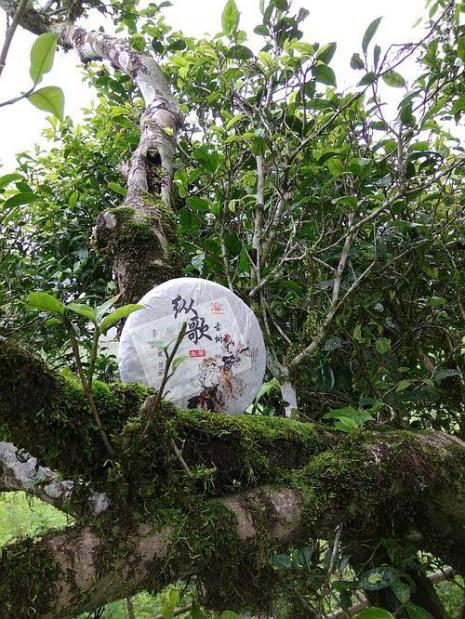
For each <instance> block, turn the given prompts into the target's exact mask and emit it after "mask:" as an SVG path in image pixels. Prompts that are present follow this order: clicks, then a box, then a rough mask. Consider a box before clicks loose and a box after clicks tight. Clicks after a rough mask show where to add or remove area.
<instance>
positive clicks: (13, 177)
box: [0, 173, 23, 189]
mask: <svg viewBox="0 0 465 619" xmlns="http://www.w3.org/2000/svg"><path fill="white" fill-rule="evenodd" d="M22 178H23V177H22V176H21V174H17V173H13V174H4V175H3V176H0V189H3V187H6V186H7V185H9V184H10V183H13V182H14V181H20V180H21V179H22Z"/></svg>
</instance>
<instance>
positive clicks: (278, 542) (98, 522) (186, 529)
mask: <svg viewBox="0 0 465 619" xmlns="http://www.w3.org/2000/svg"><path fill="white" fill-rule="evenodd" d="M287 476H288V480H287V484H286V485H283V484H281V485H276V486H263V487H261V488H255V489H253V490H249V491H246V492H243V493H240V494H237V495H231V496H229V497H226V498H223V499H216V500H208V499H206V498H205V497H202V496H200V495H199V496H197V497H192V502H191V503H190V504H189V505H187V504H185V505H184V506H183V507H180V506H177V505H172V506H170V507H169V508H159V509H158V510H155V511H154V512H153V513H152V514H151V515H150V517H149V516H147V515H146V516H145V517H144V518H143V520H141V519H140V518H138V517H135V518H134V519H133V520H129V521H125V523H124V525H123V524H122V523H121V521H119V520H118V518H117V514H115V513H114V512H113V513H111V512H110V513H109V514H107V515H106V516H103V517H101V518H100V519H95V520H94V521H93V522H92V523H91V524H84V525H82V524H81V525H76V526H74V527H70V528H69V529H66V530H64V531H60V532H53V533H50V534H48V535H46V536H45V537H43V538H42V539H41V540H39V541H36V542H31V541H29V540H26V541H24V542H19V543H17V544H15V545H12V546H8V547H6V549H5V551H4V553H3V557H2V559H1V560H0V583H1V584H0V606H1V607H2V608H7V609H8V610H7V613H6V615H5V617H7V618H8V617H17V616H27V612H32V609H34V612H35V613H36V616H38V617H55V618H57V617H62V616H69V615H70V614H71V615H74V614H78V613H79V612H82V611H85V610H87V611H89V610H92V609H94V608H96V607H98V606H100V605H102V604H105V603H106V602H109V601H111V600H113V599H117V598H121V597H124V596H127V595H131V594H133V593H136V592H137V591H140V590H143V589H148V590H154V591H156V590H160V588H162V587H164V586H165V585H166V584H168V583H169V582H174V581H176V580H179V579H183V578H186V577H192V576H193V575H195V576H196V577H197V578H198V579H199V581H200V582H201V584H202V587H201V589H202V591H204V594H205V596H206V597H207V599H208V601H209V603H210V604H211V605H213V606H215V607H219V608H221V607H224V606H231V605H232V606H234V607H236V608H238V609H239V608H241V607H249V608H250V607H253V606H254V600H255V601H256V603H257V604H258V605H263V604H266V600H263V597H261V596H258V591H259V590H260V588H261V589H264V590H266V592H267V595H268V594H269V595H270V596H273V592H274V582H273V576H272V571H271V570H269V568H268V566H267V557H268V555H269V552H270V551H271V550H272V549H273V548H276V547H278V546H283V545H284V546H288V545H289V544H292V543H298V542H299V541H301V540H308V539H309V538H325V537H328V536H330V535H331V533H332V532H333V531H334V528H335V526H337V525H340V524H342V526H343V531H344V533H343V539H342V540H341V543H343V544H346V545H347V544H352V543H361V542H366V541H368V540H371V539H373V538H378V537H379V536H382V535H384V536H390V535H395V536H396V538H397V539H399V540H401V541H409V542H410V543H414V544H415V545H416V546H417V547H418V548H419V549H422V550H426V551H433V552H436V553H437V555H438V556H440V557H441V558H443V559H444V560H446V561H447V562H449V563H450V564H451V565H452V566H453V567H454V568H455V569H457V570H458V571H459V572H462V573H463V572H464V571H465V561H464V558H463V557H464V556H465V554H464V552H463V550H464V547H465V533H464V531H463V525H462V523H463V518H464V516H465V491H464V488H465V485H464V483H463V479H464V476H465V445H464V444H463V443H462V442H460V441H457V440H456V439H454V438H451V437H449V436H446V435H442V434H418V435H415V434H413V433H412V434H409V433H398V432H397V433H394V432H393V433H386V434H382V435H378V436H376V437H370V438H367V439H363V438H358V439H357V440H354V439H352V440H348V441H345V442H344V443H343V444H341V445H340V446H338V447H337V448H335V449H333V450H330V451H327V452H324V453H322V454H320V455H318V456H316V457H315V458H313V459H311V460H310V461H309V462H308V464H307V465H306V466H304V467H302V468H300V469H297V470H295V471H293V472H291V473H287ZM108 518H110V521H108ZM110 523H112V525H111V526H110ZM445 539H447V541H448V543H446V544H445V543H444V540H445ZM220 564H221V565H225V566H227V571H226V569H225V570H224V571H223V569H222V568H221V565H220ZM19 566H20V567H19ZM27 566H30V570H29V569H28V568H27ZM264 578H266V585H267V586H266V587H264V586H263V579H264ZM249 580H250V582H249V591H244V588H243V587H242V589H241V587H238V584H239V583H240V584H241V585H244V582H247V581H249ZM44 583H46V584H44ZM260 583H261V584H260ZM235 591H236V592H237V591H240V593H239V597H234V592H235Z"/></svg>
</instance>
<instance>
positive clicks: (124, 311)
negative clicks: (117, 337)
mask: <svg viewBox="0 0 465 619" xmlns="http://www.w3.org/2000/svg"><path fill="white" fill-rule="evenodd" d="M140 309H144V306H143V305H138V304H136V303H130V304H129V305H123V306H121V307H118V309H115V311H114V312H112V313H111V314H110V315H109V316H107V317H106V318H104V319H103V321H102V322H101V323H100V331H101V332H102V333H106V331H108V329H109V328H110V327H113V326H114V325H115V324H116V323H117V322H119V321H120V320H121V319H122V318H126V316H129V314H132V312H137V311H138V310H140Z"/></svg>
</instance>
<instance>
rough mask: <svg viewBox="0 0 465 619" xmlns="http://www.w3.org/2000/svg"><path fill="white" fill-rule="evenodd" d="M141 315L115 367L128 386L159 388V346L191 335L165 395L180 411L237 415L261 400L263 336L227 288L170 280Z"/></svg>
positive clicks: (129, 328)
mask: <svg viewBox="0 0 465 619" xmlns="http://www.w3.org/2000/svg"><path fill="white" fill-rule="evenodd" d="M139 303H141V304H142V305H144V309H142V310H140V311H138V312H134V313H133V314H131V315H130V316H129V318H128V320H127V322H126V324H125V326H124V329H123V332H122V335H121V342H120V347H119V355H118V357H119V358H118V362H119V368H120V373H121V378H122V380H123V381H124V382H142V383H145V384H146V385H150V386H151V387H154V388H155V389H157V388H158V387H159V386H160V384H161V381H162V378H163V375H164V372H165V363H166V357H165V354H164V352H163V350H162V348H161V346H162V345H163V344H168V343H169V342H171V346H173V345H174V342H175V341H176V339H177V337H178V335H179V332H180V330H181V327H182V324H183V323H184V322H185V323H186V324H187V330H186V335H185V337H184V339H183V341H182V343H181V345H180V346H179V349H178V352H177V355H183V356H184V357H185V360H184V361H183V362H182V363H181V365H179V367H178V368H177V369H176V371H175V372H174V375H173V376H172V377H171V378H170V379H169V381H168V384H167V388H166V390H165V394H164V397H166V398H167V399H169V400H171V401H173V402H175V403H176V404H177V405H178V406H180V407H183V408H200V409H205V410H211V411H220V412H225V413H230V414H239V413H242V412H244V411H245V410H246V408H247V407H248V406H249V405H250V404H251V403H252V401H253V399H254V398H255V396H256V395H257V393H258V391H259V389H260V387H261V385H262V383H263V376H264V373H265V364H266V354H265V345H264V342H263V336H262V333H261V330H260V325H259V324H258V321H257V318H256V317H255V315H254V313H253V312H252V310H251V309H250V308H249V307H247V305H246V304H245V303H244V302H243V301H242V300H241V299H239V297H237V296H236V295H235V294H234V293H232V292H231V291H230V290H228V289H227V288H224V287H223V286H220V285H219V284H215V283H214V282H209V281H207V280H203V279H194V278H180V279H174V280H171V281H169V282H165V283H164V284H161V285H160V286H156V287H155V288H153V289H152V290H151V291H150V292H148V293H147V294H146V295H145V296H144V297H143V298H142V299H141V300H140V301H139Z"/></svg>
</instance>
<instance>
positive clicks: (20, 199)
mask: <svg viewBox="0 0 465 619" xmlns="http://www.w3.org/2000/svg"><path fill="white" fill-rule="evenodd" d="M37 199H38V196H37V195H36V194H35V193H32V191H27V192H25V193H15V195H14V196H11V198H8V200H5V202H4V203H3V207H2V208H3V209H5V210H7V209H9V208H12V207H14V206H20V205H21V204H30V203H31V202H34V201H35V200H37Z"/></svg>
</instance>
